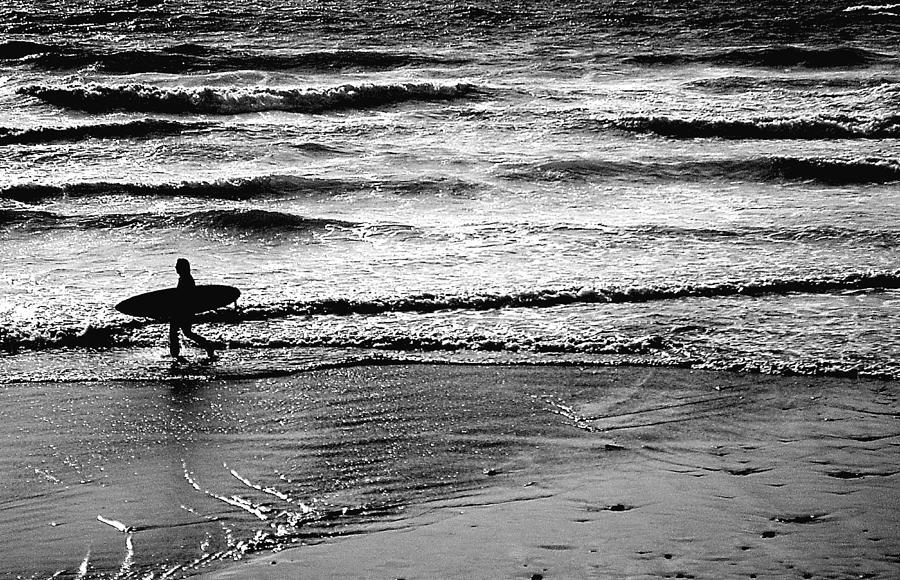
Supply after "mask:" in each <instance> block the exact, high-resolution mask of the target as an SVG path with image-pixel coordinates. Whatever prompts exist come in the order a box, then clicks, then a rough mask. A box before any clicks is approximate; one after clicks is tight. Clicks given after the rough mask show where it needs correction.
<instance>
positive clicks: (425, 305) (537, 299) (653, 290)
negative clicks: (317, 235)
mask: <svg viewBox="0 0 900 580" xmlns="http://www.w3.org/2000/svg"><path fill="white" fill-rule="evenodd" d="M897 288H900V270H898V271H894V272H857V273H851V274H847V275H844V276H839V277H823V278H770V279H760V280H748V281H734V282H722V283H716V284H685V285H682V286H649V287H624V288H619V287H609V288H585V287H582V288H569V289H561V290H559V289H548V290H534V291H528V292H521V293H511V294H510V293H503V294H489V293H485V294H466V295H452V296H447V295H439V294H421V295H418V296H409V297H403V298H391V299H383V300H349V299H322V300H313V301H306V302H290V303H283V304H268V305H265V306H249V307H246V308H244V309H243V310H242V311H241V313H240V314H239V318H240V320H265V319H269V318H283V317H286V316H299V315H351V314H382V313H385V312H418V313H428V312H437V311H441V310H492V309H496V308H549V307H554V306H565V305H569V304H613V303H638V302H652V301H660V300H682V299H690V298H722V297H729V296H738V297H739V296H753V297H756V296H765V295H769V294H791V293H808V294H824V293H834V292H843V291H851V290H882V289H897Z"/></svg>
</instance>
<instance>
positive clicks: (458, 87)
mask: <svg viewBox="0 0 900 580" xmlns="http://www.w3.org/2000/svg"><path fill="white" fill-rule="evenodd" d="M475 92H476V89H475V87H474V86H473V85H470V84H465V83H458V84H452V85H438V84H433V83H400V84H387V85H375V84H364V85H351V84H347V85H341V86H339V87H331V88H326V89H275V88H262V87H257V88H218V87H215V88H214V87H196V88H195V87H172V88H164V87H157V86H153V85H144V84H130V85H116V86H107V85H101V84H96V83H92V84H86V85H73V86H61V87H56V86H44V85H31V86H27V87H22V88H20V89H18V90H17V93H19V94H21V95H25V96H30V97H34V98H36V99H39V100H41V101H44V102H45V103H49V104H51V105H55V106H59V107H63V108H67V109H76V110H82V111H89V112H95V113H100V112H108V111H115V110H124V111H135V112H155V113H170V114H213V115H236V114H241V113H256V112H262V111H286V112H291V113H325V112H329V111H339V110H344V109H367V108H374V107H380V106H385V105H394V104H400V103H405V102H410V101H447V100H453V99H458V98H463V97H466V96H469V95H472V94H474V93H475Z"/></svg>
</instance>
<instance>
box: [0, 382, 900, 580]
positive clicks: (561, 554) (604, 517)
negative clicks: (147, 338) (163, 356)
mask: <svg viewBox="0 0 900 580" xmlns="http://www.w3.org/2000/svg"><path fill="white" fill-rule="evenodd" d="M44 388H46V386H45V387H44ZM53 389H54V391H55V393H56V395H57V396H58V397H59V398H61V399H62V400H63V401H66V402H67V404H66V408H65V415H64V416H65V417H66V418H65V419H64V420H62V419H59V418H58V419H56V421H55V423H54V425H53V428H52V429H50V428H49V427H47V426H46V422H47V421H51V422H53V420H52V418H51V416H48V415H47V410H48V407H47V405H50V402H49V401H47V400H46V397H42V396H40V392H41V390H42V389H40V388H36V387H34V386H33V385H22V386H20V387H16V386H8V387H7V388H6V389H5V391H4V393H3V394H4V395H5V396H4V401H3V415H2V419H3V424H4V440H5V441H7V442H8V443H9V444H8V445H5V446H4V448H5V449H7V450H8V451H7V453H6V454H5V456H4V460H3V461H4V472H5V473H23V472H24V471H25V469H22V468H21V466H18V463H20V462H22V461H26V460H27V461H28V462H30V463H29V469H30V470H33V471H32V473H41V474H42V475H41V477H40V478H39V479H40V480H41V483H40V484H38V485H35V484H34V483H31V484H29V489H30V490H31V492H30V496H29V498H27V499H26V498H25V497H24V496H22V497H23V499H20V500H18V501H17V502H15V503H10V502H9V500H8V499H7V500H6V501H5V502H4V503H5V504H6V506H7V508H6V510H4V511H5V512H6V513H7V514H8V515H7V518H9V517H10V516H15V517H16V519H17V521H19V522H22V523H24V524H26V526H27V527H26V528H25V529H24V530H22V533H21V535H17V536H16V537H7V538H6V539H5V540H4V552H5V553H7V554H13V558H12V559H10V560H8V561H7V563H5V564H4V566H5V567H6V569H5V570H4V572H3V573H4V575H10V574H14V573H15V570H16V569H15V568H9V566H10V564H12V563H14V562H18V564H14V565H21V563H23V562H27V561H28V558H29V556H27V555H28V554H31V555H32V556H30V558H36V559H33V560H32V562H33V564H37V562H42V563H43V564H41V565H43V566H46V565H48V564H49V565H50V567H49V568H47V569H48V570H51V571H52V572H58V571H66V570H68V572H61V573H60V576H64V575H68V576H72V575H76V576H77V575H78V569H79V562H82V561H84V562H87V564H85V566H84V568H85V570H86V571H87V573H86V574H83V575H82V576H81V577H90V574H91V572H90V571H91V570H93V569H94V566H97V567H100V566H104V567H109V568H110V569H114V570H115V569H118V571H119V573H120V574H121V576H122V577H146V576H147V575H149V574H154V575H155V576H157V577H172V576H174V575H176V574H178V575H184V576H189V577H193V576H194V575H196V574H200V577H203V578H435V577H441V578H533V577H535V575H539V576H540V577H545V578H583V577H597V578H602V577H623V578H624V577H635V578H655V577H685V578H688V577H696V578H705V577H722V578H724V577H728V578H741V577H759V578H762V577H770V578H776V577H777V578H781V577H783V578H793V577H798V576H800V577H804V576H805V577H815V578H820V577H835V578H847V577H860V576H862V577H866V578H890V577H892V576H893V572H894V571H895V570H896V563H897V561H896V558H897V554H898V552H900V545H898V544H900V534H898V531H900V530H898V526H897V523H896V518H895V509H894V506H895V505H896V501H897V493H898V492H897V486H896V478H897V477H898V475H897V474H898V472H900V456H898V452H897V445H896V437H897V436H898V431H897V425H896V421H897V419H896V398H897V393H896V389H895V387H894V384H893V383H892V382H885V381H864V380H847V379H828V378H818V377H817V378H808V377H771V376H759V375H750V376H748V375H740V374H734V373H713V372H702V371H691V370H679V369H666V368H634V367H613V368H604V367H570V366H518V365H516V366H482V365H399V366H398V365H388V366H371V365H370V366H361V367H353V368H349V369H348V368H341V369H327V370H319V371H309V372H305V373H299V374H296V375H292V376H287V377H278V378H275V377H272V378H265V379H256V380H249V381H248V380H244V381H233V380H231V381H229V380H224V379H215V378H210V379H209V380H203V381H201V380H197V379H194V380H189V381H179V382H173V381H168V382H156V383H142V384H135V383H132V384H128V383H119V384H108V383H99V384H96V383H94V384H91V383H78V382H76V383H71V384H66V385H54V386H53ZM29 393H30V394H31V395H30V396H29ZM164 409H168V411H167V412H162V411H163V410H164ZM273 409H278V412H277V413H273V412H272V411H273ZM126 415H127V416H126ZM401 416H402V417H405V419H404V420H402V421H398V417H401ZM32 417H33V418H32ZM57 417H59V416H58V415H57ZM134 417H141V419H140V421H142V422H143V424H141V423H140V422H137V420H136V419H134ZM313 422H314V423H315V429H314V430H313V429H310V424H311V423H313ZM148 423H149V425H152V428H148V426H149V425H148ZM26 434H27V436H26ZM26 458H27V459H26ZM60 458H65V459H64V460H62V461H60ZM54 463H57V464H59V463H62V464H64V465H66V466H67V468H66V469H59V468H52V465H53V464H54ZM48 464H50V466H49V467H48ZM16 467H18V469H17V468H16ZM25 479H28V478H25ZM14 483H15V482H14ZM23 483H25V482H23ZM7 489H8V490H9V489H10V488H9V487H8V488H7ZM12 489H13V490H15V485H13V488H12ZM6 493H9V491H7V492H6ZM22 514H29V515H28V517H27V519H23V516H22ZM98 516H99V517H98ZM100 518H103V519H100ZM103 520H106V521H103ZM7 522H8V520H7ZM109 522H116V523H117V525H118V526H120V527H117V525H116V524H111V523H109ZM8 525H11V524H8ZM76 530H81V531H80V532H78V533H76V534H74V537H78V538H81V539H80V540H75V541H73V540H72V539H69V540H66V541H65V543H64V544H58V542H59V537H60V534H63V537H70V538H71V537H73V532H75V531H76ZM229 534H230V535H231V536H232V538H233V539H232V540H231V541H230V542H229V541H228V539H227V537H228V535H229ZM51 546H58V548H57V549H54V550H53V554H54V555H53V557H52V558H51V557H50V556H49V554H50V553H51ZM176 547H177V548H178V549H179V550H180V553H181V556H180V559H181V561H182V562H184V563H179V562H177V561H176V562H173V561H171V560H168V561H167V560H166V559H165V558H166V556H165V554H167V553H171V550H172V549H173V548H176ZM271 549H274V550H275V553H269V550H271ZM67 552H68V553H67ZM236 558H241V560H239V561H234V559H236ZM229 562H231V563H229ZM48 575H49V574H48ZM678 575H680V576H678ZM11 577H15V576H11Z"/></svg>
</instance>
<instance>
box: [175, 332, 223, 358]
mask: <svg viewBox="0 0 900 580" xmlns="http://www.w3.org/2000/svg"><path fill="white" fill-rule="evenodd" d="M181 332H183V333H184V335H185V336H186V337H188V338H190V339H191V340H193V341H194V342H196V343H197V345H198V346H199V347H200V348H202V349H203V350H205V351H206V355H207V356H208V357H209V358H212V357H213V356H215V354H216V351H215V349H214V348H213V344H212V343H211V342H210V341H208V340H206V339H205V338H203V337H202V336H200V335H199V334H197V333H196V332H194V331H193V330H192V329H191V325H190V324H182V325H181Z"/></svg>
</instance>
